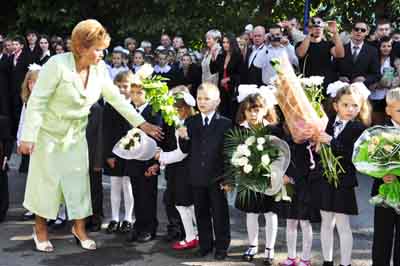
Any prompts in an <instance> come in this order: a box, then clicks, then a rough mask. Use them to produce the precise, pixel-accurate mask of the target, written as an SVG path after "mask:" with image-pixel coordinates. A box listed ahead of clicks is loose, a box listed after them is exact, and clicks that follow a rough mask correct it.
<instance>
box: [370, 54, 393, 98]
mask: <svg viewBox="0 0 400 266" xmlns="http://www.w3.org/2000/svg"><path fill="white" fill-rule="evenodd" d="M391 67H392V66H391V65H390V57H387V58H386V59H385V61H384V62H383V64H382V66H381V74H383V71H384V70H385V69H386V68H391ZM386 92H387V88H381V89H375V90H371V95H370V96H369V98H370V99H371V100H383V99H385V96H386Z"/></svg>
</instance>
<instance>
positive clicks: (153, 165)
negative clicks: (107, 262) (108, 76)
mask: <svg viewBox="0 0 400 266" xmlns="http://www.w3.org/2000/svg"><path fill="white" fill-rule="evenodd" d="M131 99H132V103H133V105H134V107H135V108H136V111H137V112H138V113H139V114H141V115H142V117H143V118H144V119H145V120H146V122H149V123H152V124H154V125H157V126H160V127H162V124H163V122H162V117H161V115H160V114H159V113H156V114H153V110H152V108H151V106H150V105H149V104H148V103H147V102H146V92H145V91H144V89H143V87H142V86H140V85H137V84H132V86H131ZM126 169H127V175H128V176H129V177H130V178H131V183H132V188H133V197H134V199H135V207H134V211H135V217H136V221H135V224H134V226H133V229H132V231H131V234H130V235H129V237H128V239H127V240H128V242H132V241H136V240H137V241H139V242H148V241H151V240H153V239H154V238H155V236H156V231H157V226H158V221H157V192H158V188H157V183H158V182H157V181H158V180H157V176H158V172H159V169H160V166H159V164H158V162H157V161H156V160H155V159H151V160H148V161H138V160H131V161H128V162H127V166H126Z"/></svg>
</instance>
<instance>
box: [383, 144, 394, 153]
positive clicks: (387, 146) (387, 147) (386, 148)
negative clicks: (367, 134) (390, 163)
mask: <svg viewBox="0 0 400 266" xmlns="http://www.w3.org/2000/svg"><path fill="white" fill-rule="evenodd" d="M383 149H384V150H385V151H387V152H392V150H393V146H392V145H388V144H387V145H384V146H383Z"/></svg>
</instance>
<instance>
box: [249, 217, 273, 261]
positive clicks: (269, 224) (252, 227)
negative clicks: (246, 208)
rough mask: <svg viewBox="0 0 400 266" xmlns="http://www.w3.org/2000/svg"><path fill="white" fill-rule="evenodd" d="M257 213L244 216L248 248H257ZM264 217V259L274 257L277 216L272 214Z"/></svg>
mask: <svg viewBox="0 0 400 266" xmlns="http://www.w3.org/2000/svg"><path fill="white" fill-rule="evenodd" d="M258 216H259V214H258V213H247V214H246V225H247V232H248V235H249V244H250V246H255V247H258V229H259V226H258ZM264 216H265V257H266V258H273V257H274V247H275V240H276V235H277V233H278V215H277V214H275V213H273V212H268V213H264Z"/></svg>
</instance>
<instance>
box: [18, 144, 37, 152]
mask: <svg viewBox="0 0 400 266" xmlns="http://www.w3.org/2000/svg"><path fill="white" fill-rule="evenodd" d="M34 149H35V143H33V142H28V141H21V143H20V144H19V151H20V152H21V153H22V154H25V155H31V154H32V152H33V151H34Z"/></svg>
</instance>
